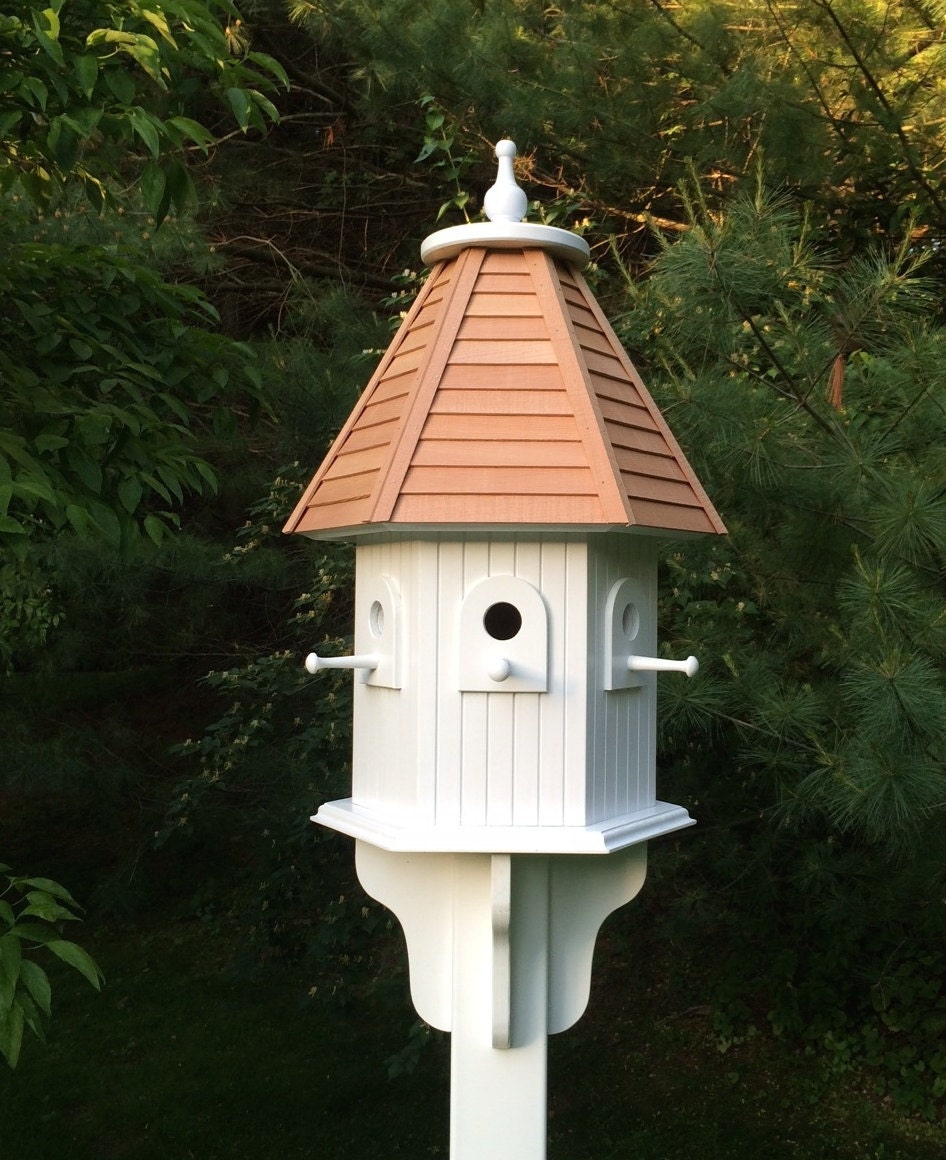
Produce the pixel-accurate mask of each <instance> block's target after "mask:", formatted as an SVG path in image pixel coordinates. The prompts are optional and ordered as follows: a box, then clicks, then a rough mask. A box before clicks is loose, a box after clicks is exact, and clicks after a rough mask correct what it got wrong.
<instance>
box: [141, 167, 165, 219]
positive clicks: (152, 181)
mask: <svg viewBox="0 0 946 1160" xmlns="http://www.w3.org/2000/svg"><path fill="white" fill-rule="evenodd" d="M166 190H167V178H166V177H165V175H164V170H163V169H162V168H161V166H160V165H158V163H157V162H156V161H149V162H148V164H147V165H146V166H145V167H144V169H142V171H141V194H142V197H143V198H144V200H145V205H146V206H147V208H148V210H149V211H150V212H151V213H152V214H153V215H154V216H155V218H157V219H158V220H159V221H160V220H161V218H162V217H164V216H166V211H165V214H160V215H159V212H158V211H159V209H160V207H161V203H162V202H163V201H164V200H165V196H166Z"/></svg>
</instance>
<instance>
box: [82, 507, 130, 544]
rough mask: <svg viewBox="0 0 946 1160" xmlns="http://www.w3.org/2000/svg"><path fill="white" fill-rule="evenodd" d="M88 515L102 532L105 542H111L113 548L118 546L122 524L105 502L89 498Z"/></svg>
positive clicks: (120, 540) (120, 539)
mask: <svg viewBox="0 0 946 1160" xmlns="http://www.w3.org/2000/svg"><path fill="white" fill-rule="evenodd" d="M89 515H90V516H91V518H92V522H93V523H94V524H95V526H96V528H98V530H99V531H100V532H101V533H102V536H103V537H104V539H105V541H106V543H108V544H111V546H112V547H113V548H117V547H119V546H120V544H121V542H122V525H121V521H120V520H119V518H118V516H117V515H116V514H115V513H114V512H113V511H112V509H111V508H110V507H109V506H108V505H107V504H104V503H99V502H98V501H97V500H91V501H90V502H89Z"/></svg>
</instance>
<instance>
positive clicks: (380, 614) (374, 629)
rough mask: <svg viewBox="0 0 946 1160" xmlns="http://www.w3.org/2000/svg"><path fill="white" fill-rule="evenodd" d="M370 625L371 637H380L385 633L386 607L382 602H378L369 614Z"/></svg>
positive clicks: (372, 606)
mask: <svg viewBox="0 0 946 1160" xmlns="http://www.w3.org/2000/svg"><path fill="white" fill-rule="evenodd" d="M368 625H369V627H370V629H371V635H372V636H375V637H379V636H381V635H382V634H383V632H384V605H383V604H382V603H381V601H380V600H376V601H375V602H374V603H373V604H372V605H371V608H370V610H369V612H368Z"/></svg>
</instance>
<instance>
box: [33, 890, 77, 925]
mask: <svg viewBox="0 0 946 1160" xmlns="http://www.w3.org/2000/svg"><path fill="white" fill-rule="evenodd" d="M26 901H27V905H26V906H24V907H23V909H22V910H21V911H20V917H21V918H27V917H30V918H41V919H42V920H43V922H60V921H63V920H70V919H72V920H76V921H78V920H77V919H76V915H74V914H73V913H72V911H71V910H67V909H66V908H65V907H64V906H62V905H61V904H60V903H58V902H57V901H56V899H55V898H53V896H52V895H51V894H47V893H46V891H45V890H31V891H30V892H29V894H27V896H26Z"/></svg>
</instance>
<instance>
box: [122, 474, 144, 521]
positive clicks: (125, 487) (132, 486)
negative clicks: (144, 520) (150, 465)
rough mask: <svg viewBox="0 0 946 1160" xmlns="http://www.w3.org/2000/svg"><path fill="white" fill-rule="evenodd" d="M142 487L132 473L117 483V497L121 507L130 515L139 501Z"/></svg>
mask: <svg viewBox="0 0 946 1160" xmlns="http://www.w3.org/2000/svg"><path fill="white" fill-rule="evenodd" d="M143 491H144V489H143V488H142V486H141V483H140V481H139V480H137V479H136V478H135V477H134V476H133V475H129V476H127V477H126V478H125V479H123V480H122V481H121V483H120V484H119V485H118V498H119V500H120V501H121V505H122V507H123V508H124V509H125V511H126V512H128V514H129V515H132V514H133V513H134V512H135V511H136V510H137V508H138V505H139V504H140V503H141V496H142V494H143Z"/></svg>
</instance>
